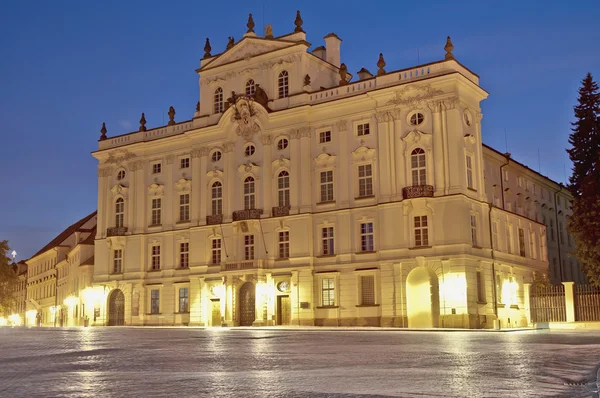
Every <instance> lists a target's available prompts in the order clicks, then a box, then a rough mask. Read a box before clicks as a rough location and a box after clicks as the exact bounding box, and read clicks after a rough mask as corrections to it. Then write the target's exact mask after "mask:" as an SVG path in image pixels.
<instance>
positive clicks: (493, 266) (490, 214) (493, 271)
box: [488, 163, 508, 324]
mask: <svg viewBox="0 0 600 398" xmlns="http://www.w3.org/2000/svg"><path fill="white" fill-rule="evenodd" d="M507 164H508V163H507ZM500 173H502V171H500ZM501 177H502V176H501ZM488 206H489V207H490V208H489V212H488V223H489V231H490V246H491V248H492V291H493V292H494V315H495V316H496V321H498V292H497V291H496V256H495V255H494V237H493V234H492V209H493V208H494V207H493V205H492V204H491V203H488ZM498 324H500V323H498Z"/></svg>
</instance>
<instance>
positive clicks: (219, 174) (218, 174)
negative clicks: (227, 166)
mask: <svg viewBox="0 0 600 398" xmlns="http://www.w3.org/2000/svg"><path fill="white" fill-rule="evenodd" d="M206 176H207V177H208V178H220V179H222V178H223V171H222V170H219V169H218V168H216V167H215V168H214V169H213V170H211V171H209V172H207V173H206Z"/></svg>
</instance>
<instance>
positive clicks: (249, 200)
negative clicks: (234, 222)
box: [244, 177, 256, 210]
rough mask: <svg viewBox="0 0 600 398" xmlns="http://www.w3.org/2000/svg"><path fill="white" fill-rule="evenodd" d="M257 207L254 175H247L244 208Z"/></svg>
mask: <svg viewBox="0 0 600 398" xmlns="http://www.w3.org/2000/svg"><path fill="white" fill-rule="evenodd" d="M255 208H256V191H255V185H254V177H246V179H245V180H244V209H246V210H248V209H255Z"/></svg>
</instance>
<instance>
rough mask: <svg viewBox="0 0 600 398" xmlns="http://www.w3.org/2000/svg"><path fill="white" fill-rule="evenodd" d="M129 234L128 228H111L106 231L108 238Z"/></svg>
mask: <svg viewBox="0 0 600 398" xmlns="http://www.w3.org/2000/svg"><path fill="white" fill-rule="evenodd" d="M126 233H127V227H110V228H107V229H106V236H123V235H125V234H126Z"/></svg>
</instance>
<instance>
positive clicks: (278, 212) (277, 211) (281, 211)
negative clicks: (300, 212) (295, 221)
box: [271, 206, 290, 217]
mask: <svg viewBox="0 0 600 398" xmlns="http://www.w3.org/2000/svg"><path fill="white" fill-rule="evenodd" d="M271 211H272V214H273V217H282V216H289V215H290V206H275V207H273V209H272V210H271Z"/></svg>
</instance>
